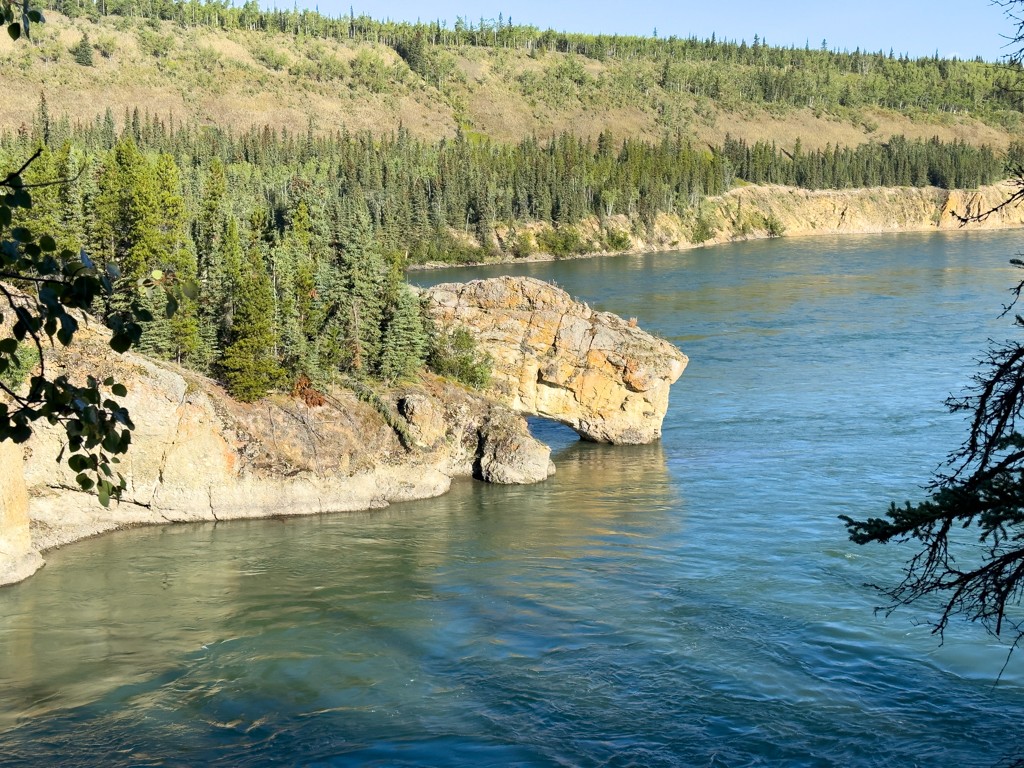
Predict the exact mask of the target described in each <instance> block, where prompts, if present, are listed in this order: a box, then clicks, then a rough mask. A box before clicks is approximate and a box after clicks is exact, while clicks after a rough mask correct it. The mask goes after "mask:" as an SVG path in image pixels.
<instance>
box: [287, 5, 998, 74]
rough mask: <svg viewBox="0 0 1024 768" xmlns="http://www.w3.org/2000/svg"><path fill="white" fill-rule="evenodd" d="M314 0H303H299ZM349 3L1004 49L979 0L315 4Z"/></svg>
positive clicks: (432, 13) (553, 22)
mask: <svg viewBox="0 0 1024 768" xmlns="http://www.w3.org/2000/svg"><path fill="white" fill-rule="evenodd" d="M278 3H279V5H286V4H287V5H290V4H291V3H289V2H287V0H278ZM315 3H316V0H312V1H309V2H308V7H313V5H314V4H315ZM350 4H354V6H355V12H356V14H359V13H367V14H369V15H370V16H373V17H374V18H385V17H389V18H392V19H402V20H408V21H415V20H416V19H417V18H420V19H423V20H424V21H426V20H427V19H436V18H441V19H442V20H444V19H447V21H448V23H449V26H451V25H452V24H453V23H454V22H455V17H456V16H460V15H462V16H466V17H468V18H471V19H479V18H480V16H481V15H483V16H484V17H486V18H497V16H498V13H499V12H500V13H503V14H504V15H505V17H506V18H507V17H508V16H509V15H510V14H511V16H512V20H513V21H514V22H520V23H531V24H536V25H537V26H539V27H541V28H542V29H544V28H547V27H553V28H554V29H558V30H568V31H575V32H595V33H596V32H604V33H613V32H618V33H623V34H643V35H649V34H651V33H652V32H653V31H654V28H655V27H657V29H658V35H659V36H665V37H667V36H668V35H677V36H680V37H684V36H688V35H690V34H695V35H697V36H698V37H710V36H711V33H712V32H714V33H715V34H716V35H717V36H718V37H723V36H724V37H727V38H730V39H732V38H735V39H737V40H739V39H744V38H745V39H746V40H747V42H748V43H749V42H750V41H751V40H752V39H753V37H754V35H755V34H758V35H761V36H762V37H767V39H768V43H769V44H772V43H775V44H779V45H789V44H791V43H793V44H797V45H803V44H804V43H805V42H806V41H808V40H809V41H810V44H811V46H812V47H817V46H820V45H821V41H822V40H823V39H824V40H827V41H828V45H829V47H830V48H834V47H838V48H849V49H850V50H853V49H854V48H856V47H857V46H860V47H861V48H867V49H868V50H878V49H882V50H884V51H886V52H888V51H889V49H890V48H894V49H895V50H896V52H897V53H899V52H906V53H910V54H912V55H915V56H923V55H931V54H933V53H935V50H936V49H938V51H939V53H940V54H941V55H943V56H951V55H954V54H956V55H958V56H961V57H963V58H968V57H970V58H973V57H974V56H978V55H980V56H984V57H985V58H986V59H988V60H994V59H996V58H998V57H999V56H1001V55H1002V54H1004V53H1005V52H1006V50H1005V49H1003V48H1002V46H1003V45H1004V44H1005V42H1006V41H1005V40H1003V39H1002V38H1000V34H1009V33H1010V32H1011V31H1012V27H1011V26H1010V23H1009V22H1008V21H1007V20H1006V19H1005V17H1004V16H1003V12H1002V10H1001V9H999V8H997V7H994V6H993V5H992V4H991V3H989V2H988V0H960V1H957V0H933V1H932V2H922V1H920V0H854V1H853V2H828V1H827V0H774V1H773V0H732V2H725V1H723V0H701V1H700V2H694V1H693V0H679V1H678V2H658V1H657V0H626V1H625V2H623V1H622V0H618V1H617V2H612V0H586V1H585V2H584V1H583V0H563V1H562V2H557V1H555V0H516V1H515V2H505V0H472V1H470V0H417V1H416V2H413V0H372V1H370V2H367V1H366V0H364V1H363V2H359V1H358V0H322V1H321V2H320V3H319V8H320V10H321V11H323V12H324V13H330V14H331V15H340V14H342V13H347V12H348V8H349V5H350ZM299 5H300V6H302V5H305V3H303V2H299Z"/></svg>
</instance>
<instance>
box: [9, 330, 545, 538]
mask: <svg viewBox="0 0 1024 768" xmlns="http://www.w3.org/2000/svg"><path fill="white" fill-rule="evenodd" d="M49 365H50V366H51V371H52V372H53V373H54V374H55V375H56V374H59V373H63V372H68V373H71V374H73V375H75V374H78V373H81V372H86V371H90V372H92V373H94V375H98V376H99V377H101V378H102V377H106V376H113V377H114V378H115V379H117V380H118V381H120V382H121V383H123V384H125V386H126V387H127V388H128V395H127V397H125V398H123V402H124V403H125V404H126V405H127V406H128V408H129V410H130V412H131V413H132V414H133V415H134V419H135V421H136V424H137V428H136V429H135V431H134V432H133V434H132V446H131V448H130V450H129V451H128V454H127V455H126V456H125V457H124V458H123V460H122V463H121V464H120V465H119V469H120V471H121V472H122V474H123V475H124V476H125V478H126V480H127V486H128V487H127V490H126V491H125V492H124V494H123V496H122V499H121V501H120V503H116V502H112V503H111V506H110V508H109V509H104V508H103V507H101V506H100V505H99V504H98V503H97V502H96V499H95V497H94V496H93V495H92V494H87V493H82V492H81V491H79V490H78V487H77V484H76V483H75V480H74V473H73V472H72V471H71V470H70V469H68V467H67V465H66V464H58V463H56V462H55V457H56V456H57V454H58V452H59V451H60V446H61V442H62V430H61V429H60V428H59V427H58V428H48V427H45V426H42V427H41V428H40V429H39V430H38V432H37V433H36V434H35V435H34V436H33V438H32V439H31V440H30V441H29V443H28V444H27V446H26V448H25V459H26V460H25V464H24V477H25V482H26V484H27V486H28V493H29V497H30V501H29V510H30V515H31V525H32V543H33V545H34V546H35V547H36V548H37V549H47V548H50V547H54V546H59V545H62V544H65V543H68V542H71V541H75V540H77V539H80V538H83V537H86V536H91V535H95V534H97V533H101V532H103V531H106V530H110V529H113V528H119V527H123V526H126V525H136V524H144V523H163V522H184V521H197V520H229V519H234V518H243V517H270V516H280V515H299V514H310V513H318V512H340V511H350V510H361V509H376V508H380V507H384V506H387V505H388V504H389V503H391V502H393V501H405V500H410V499H422V498H428V497H431V496H437V495H438V494H441V493H444V492H445V491H446V490H447V489H448V487H449V485H450V483H451V479H452V478H453V477H457V476H469V475H475V476H477V477H480V478H481V479H485V480H491V481H495V482H504V483H532V482H537V481H539V480H543V479H545V478H546V477H548V476H549V475H550V474H551V473H552V472H553V471H554V468H553V465H552V464H551V462H550V459H549V455H550V449H549V448H548V447H547V446H545V445H543V444H542V443H540V442H538V441H537V440H535V439H534V438H533V437H531V436H530V434H529V431H528V429H527V426H526V422H525V421H524V420H523V418H522V417H520V416H517V415H516V414H514V413H512V412H511V411H509V410H508V409H507V408H505V407H504V406H502V405H500V404H498V403H494V402H490V401H488V400H485V399H483V398H481V397H478V396H476V395H474V394H472V393H470V392H467V391H466V390H464V389H463V388H461V387H459V386H457V385H454V384H452V383H450V382H446V381H443V380H441V379H438V378H436V377H432V376H424V377H423V378H422V380H421V381H420V382H418V383H416V384H408V385H405V386H402V387H398V388H395V389H394V390H392V391H390V392H388V393H385V394H384V396H383V401H384V404H385V407H386V409H387V410H388V411H389V412H390V413H391V415H392V416H393V418H395V419H401V420H402V423H404V424H405V425H406V427H405V428H406V430H407V431H408V433H409V436H410V437H411V438H412V440H411V442H410V444H408V445H403V443H402V439H401V438H400V436H399V435H398V433H397V432H396V431H395V430H394V429H393V428H392V427H391V426H388V424H387V423H385V418H384V417H383V416H382V414H381V413H380V412H378V410H377V409H375V408H374V407H371V406H370V405H368V404H366V403H364V402H361V401H360V400H358V399H357V398H356V396H355V395H354V394H353V393H352V392H350V391H347V390H339V391H337V392H336V393H334V394H333V395H328V396H327V398H326V402H324V403H323V404H319V405H307V403H306V402H305V401H303V399H301V398H294V397H290V396H288V395H283V394H282V395H272V396H270V397H268V398H265V399H264V400H261V401H259V402H257V403H253V404H245V403H239V402H237V401H235V400H233V399H231V398H230V397H228V396H227V394H226V393H225V392H224V391H223V390H222V389H221V388H220V387H219V386H218V385H217V384H216V383H215V382H213V381H211V380H209V379H206V378H204V377H202V376H199V375H197V374H194V373H192V372H189V371H186V370H184V369H181V368H178V367H177V366H174V365H172V364H169V363H162V362H157V361H154V360H150V359H148V358H145V357H143V356H141V355H135V354H131V353H129V354H125V355H116V354H113V353H112V352H110V350H109V348H108V347H107V345H106V334H105V332H103V331H102V330H101V329H96V328H95V327H94V328H92V329H87V330H84V331H82V332H81V333H80V338H78V339H76V342H75V344H74V345H73V346H72V347H71V348H69V349H67V350H64V349H58V350H54V351H53V353H52V355H51V359H50V361H49ZM495 442H497V443H499V444H500V450H494V449H492V448H489V447H488V446H490V445H491V444H494V443H495Z"/></svg>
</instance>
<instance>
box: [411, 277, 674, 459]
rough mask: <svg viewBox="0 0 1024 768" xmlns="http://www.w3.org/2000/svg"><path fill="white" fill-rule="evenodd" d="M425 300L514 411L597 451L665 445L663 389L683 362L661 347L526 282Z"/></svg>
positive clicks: (432, 294) (627, 325)
mask: <svg viewBox="0 0 1024 768" xmlns="http://www.w3.org/2000/svg"><path fill="white" fill-rule="evenodd" d="M425 295H426V298H427V300H428V306H429V308H430V311H431V313H432V314H433V316H434V318H435V319H436V321H437V322H438V323H439V324H441V325H442V326H444V327H453V326H463V327H464V328H466V329H468V330H469V331H470V332H471V333H472V334H473V336H474V338H475V339H476V341H477V344H478V345H479V347H480V348H481V349H483V350H485V351H487V352H489V353H490V354H491V356H492V357H493V358H494V380H493V383H492V385H491V388H490V390H489V394H492V395H493V396H494V397H496V398H497V399H498V400H500V401H501V402H503V403H505V404H506V405H508V406H509V407H511V408H513V409H514V410H516V411H518V412H520V413H525V414H531V415H535V416H543V417H545V418H549V419H553V420H555V421H558V422H561V423H562V424H565V425H567V426H569V427H571V428H572V429H574V430H576V432H578V433H579V434H580V435H581V436H582V437H584V438H586V439H587V440H593V441H596V442H603V443H617V444H627V443H628V444H638V443H649V442H651V441H652V440H656V439H657V438H658V437H660V436H661V423H662V421H663V420H664V418H665V411H666V410H667V409H668V393H669V387H671V385H672V383H673V382H675V381H676V379H678V378H679V376H680V375H681V374H682V372H683V369H684V368H686V363H687V362H688V360H687V357H686V355H684V354H683V353H682V352H680V351H679V350H678V349H677V348H676V347H674V346H673V345H672V344H669V343H668V342H667V341H664V340H663V339H658V338H656V337H654V336H651V335H650V334H649V333H646V332H644V331H642V330H640V329H639V328H637V327H636V324H635V322H633V321H630V322H627V321H626V320H623V319H622V318H621V317H618V316H617V315H613V314H612V313H610V312H595V311H594V310H592V309H591V308H590V307H589V306H587V305H586V304H585V303H583V302H579V301H574V300H573V299H572V297H571V296H569V294H567V293H566V292H565V291H563V290H561V289H560V288H557V287H555V286H553V285H551V284H549V283H545V282H542V281H540V280H536V279H534V278H531V277H498V278H492V279H490V280H474V281H472V282H469V283H446V284H443V285H437V286H434V287H433V288H430V289H428V290H427V291H425Z"/></svg>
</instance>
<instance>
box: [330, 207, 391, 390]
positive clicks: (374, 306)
mask: <svg viewBox="0 0 1024 768" xmlns="http://www.w3.org/2000/svg"><path fill="white" fill-rule="evenodd" d="M337 242H338V248H339V251H340V253H339V255H338V265H339V271H340V273H341V280H342V285H343V287H344V290H345V293H346V294H347V302H346V306H345V307H344V310H343V311H344V313H345V315H346V321H347V323H348V325H349V350H350V356H349V357H350V363H349V365H350V367H351V368H352V370H353V371H355V372H356V373H360V374H369V375H372V374H373V373H375V372H376V371H377V369H378V365H379V362H380V342H381V321H382V319H383V306H382V301H381V298H382V297H381V290H380V284H381V276H382V272H383V264H382V260H381V257H380V253H379V252H378V250H377V245H376V243H375V242H374V240H373V232H372V229H371V227H370V212H369V210H368V209H367V207H366V201H365V200H364V199H363V197H362V195H361V194H360V195H358V196H357V195H349V196H348V197H346V198H345V200H344V201H343V203H342V206H341V211H340V216H339V222H338V236H337Z"/></svg>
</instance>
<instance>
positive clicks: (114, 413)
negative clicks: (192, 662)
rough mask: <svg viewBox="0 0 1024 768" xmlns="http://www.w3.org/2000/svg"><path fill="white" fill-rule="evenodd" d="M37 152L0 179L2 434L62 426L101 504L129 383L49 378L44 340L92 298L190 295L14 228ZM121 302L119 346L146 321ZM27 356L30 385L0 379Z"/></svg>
mask: <svg viewBox="0 0 1024 768" xmlns="http://www.w3.org/2000/svg"><path fill="white" fill-rule="evenodd" d="M16 11H20V21H18V20H16V17H15V12H16ZM0 14H2V15H3V19H4V21H5V22H6V23H7V32H8V34H9V35H10V36H11V38H12V39H14V40H17V39H18V38H19V37H20V36H21V34H22V32H24V33H25V36H26V37H27V36H28V31H29V24H30V23H32V22H35V23H41V22H42V21H43V18H42V15H41V14H39V13H38V12H37V11H33V10H30V9H29V8H28V5H27V0H26V2H25V3H24V4H21V5H19V4H17V3H10V2H0ZM41 152H42V150H39V151H37V152H36V153H35V154H33V155H32V156H31V157H29V158H28V160H26V161H25V162H24V163H23V164H22V166H21V167H20V168H18V169H17V170H15V171H12V172H10V173H8V174H7V175H6V176H5V177H3V179H0V192H3V195H2V197H0V238H2V240H0V328H3V329H4V330H5V331H7V333H9V335H6V334H5V337H4V338H0V441H3V440H11V441H12V442H14V443H24V442H25V441H26V440H28V439H29V437H31V435H32V426H31V425H32V424H33V423H35V422H36V421H38V420H39V419H45V420H46V421H47V422H49V423H50V424H51V425H56V424H60V425H62V426H63V427H64V431H65V433H66V435H67V445H66V447H65V448H64V449H62V451H61V454H60V456H58V461H60V460H61V459H62V458H63V456H64V453H65V451H66V452H67V453H68V457H67V463H68V466H69V467H71V469H72V470H74V471H75V472H76V473H77V476H76V479H77V481H78V483H79V485H80V486H81V487H82V489H83V490H86V491H89V490H92V489H95V490H96V492H97V495H98V496H99V501H100V503H101V504H103V505H104V506H107V505H108V504H109V503H110V498H111V497H112V496H113V497H115V498H120V494H121V491H122V490H124V488H125V480H124V477H123V476H122V475H121V474H120V473H115V472H114V471H113V470H112V468H111V465H112V464H117V463H118V462H119V459H118V458H117V456H118V455H119V454H123V453H125V452H126V451H127V450H128V446H129V445H130V444H131V430H132V429H134V427H135V425H134V424H133V423H132V420H131V417H130V416H129V414H128V410H127V409H126V408H124V407H123V406H122V405H121V404H120V403H119V402H118V401H117V400H115V399H113V398H116V397H124V396H125V395H126V394H127V389H126V388H125V386H124V385H123V384H119V383H117V382H115V381H114V379H113V378H106V379H104V380H103V381H102V382H100V381H98V380H97V379H96V378H94V377H93V376H87V377H86V379H85V385H84V386H82V385H78V384H74V383H72V382H71V381H70V380H69V378H68V377H67V376H57V377H56V378H51V377H50V375H49V372H48V370H47V365H46V356H45V354H44V348H43V345H44V342H45V343H47V344H49V345H50V346H52V345H53V341H54V338H56V340H57V341H58V342H59V343H60V344H62V345H63V346H68V345H69V344H71V342H72V340H73V339H74V336H75V333H76V332H77V331H78V330H79V327H80V326H79V324H80V321H84V320H85V319H86V314H85V313H86V312H87V311H88V310H89V309H91V308H92V306H93V303H94V301H95V300H96V298H97V297H100V296H106V297H111V296H114V295H115V294H116V293H135V292H136V289H141V291H142V292H145V293H148V294H152V291H153V289H154V288H155V287H160V288H162V289H163V290H164V291H165V292H166V295H167V304H166V314H167V316H168V317H170V316H171V315H173V314H174V312H175V310H176V309H177V306H178V303H179V302H180V301H181V300H182V298H183V297H184V296H185V295H194V289H193V288H192V287H191V286H188V285H186V284H185V283H183V282H182V281H180V280H178V279H177V277H176V276H175V275H174V274H164V273H162V272H160V271H154V272H153V273H152V274H151V275H150V276H149V277H146V278H142V279H139V280H137V281H136V285H135V286H131V285H125V283H127V282H128V281H125V280H123V279H121V273H120V270H119V269H118V267H117V266H116V264H114V263H110V264H108V265H107V267H106V269H105V270H104V271H102V272H101V271H100V270H97V269H96V267H95V266H94V265H93V263H92V261H91V260H90V259H89V256H88V254H86V252H85V251H84V250H82V251H80V252H79V253H78V254H77V255H76V254H75V253H73V252H72V251H70V250H67V249H65V250H61V251H60V252H58V251H57V242H56V240H55V239H54V237H53V236H51V235H48V234H44V235H40V236H36V235H35V234H34V233H32V232H31V231H30V230H29V229H28V228H26V227H14V228H13V229H11V224H12V221H13V219H14V215H13V211H14V210H16V209H19V208H21V209H26V210H27V209H31V208H32V195H31V193H30V191H29V189H30V188H31V187H33V186H40V185H28V184H25V183H24V181H23V180H22V175H23V174H24V173H25V171H26V170H28V168H29V166H30V165H31V164H32V163H33V162H34V161H35V160H37V159H38V158H39V156H40V154H41ZM60 183H61V182H60V181H54V182H47V184H60ZM115 283H116V284H117V287H115ZM127 303H128V307H129V308H128V309H125V310H124V311H122V312H119V313H117V314H115V315H113V316H112V317H111V318H110V319H109V320H108V323H109V325H110V327H111V329H112V331H113V335H112V336H111V338H110V346H111V348H112V349H113V350H114V351H116V352H125V351H127V350H128V349H130V348H131V347H132V346H134V345H136V344H138V343H139V341H140V339H141V337H142V326H141V325H139V322H140V321H146V320H152V319H153V318H152V315H151V314H150V313H149V312H148V311H147V310H146V309H144V308H143V307H141V306H140V305H139V303H138V302H137V301H129V302H127ZM26 347H27V348H28V349H29V350H31V352H27V351H26ZM32 353H34V354H32ZM28 355H32V356H33V357H35V359H36V360H37V361H38V373H37V374H36V375H34V376H32V377H31V378H30V379H29V382H28V385H27V387H23V386H19V385H18V382H17V381H16V380H15V379H14V378H4V377H3V376H2V375H3V374H5V373H8V372H13V371H17V370H19V369H23V368H25V367H27V366H26V364H25V360H24V359H23V358H22V356H26V357H27V356H28ZM105 390H106V392H105ZM107 392H109V394H107ZM115 475H116V477H115Z"/></svg>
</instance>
